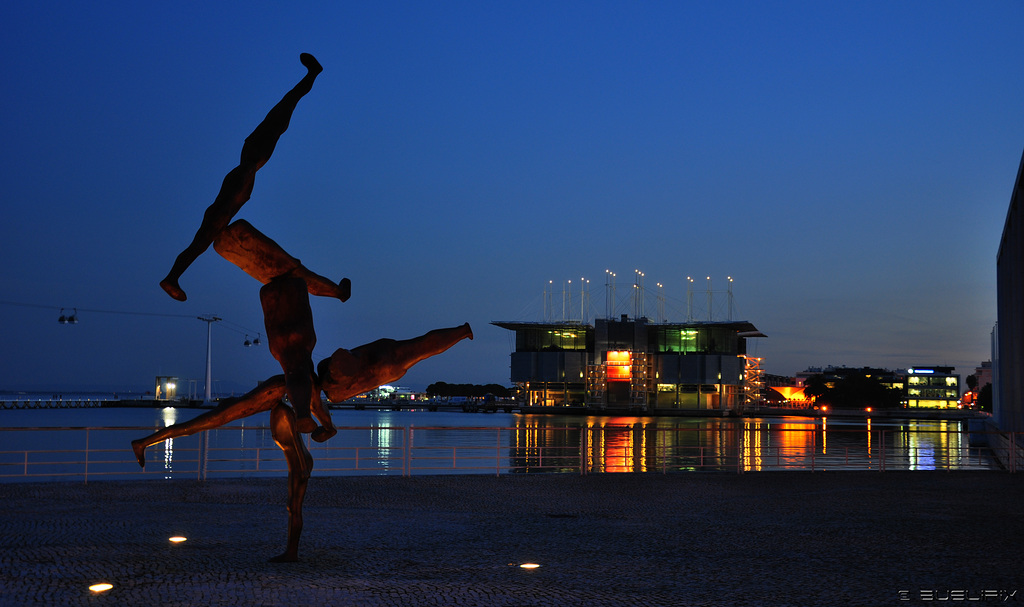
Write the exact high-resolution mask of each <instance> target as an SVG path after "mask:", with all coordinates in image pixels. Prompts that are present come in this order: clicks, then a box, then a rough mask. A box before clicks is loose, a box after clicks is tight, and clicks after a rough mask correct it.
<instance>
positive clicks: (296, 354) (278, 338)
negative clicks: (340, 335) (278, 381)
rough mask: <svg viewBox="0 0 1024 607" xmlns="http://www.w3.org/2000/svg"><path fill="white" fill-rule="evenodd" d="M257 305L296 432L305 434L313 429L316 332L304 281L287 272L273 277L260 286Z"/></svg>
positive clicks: (314, 427) (314, 425) (314, 424)
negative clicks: (312, 399)
mask: <svg viewBox="0 0 1024 607" xmlns="http://www.w3.org/2000/svg"><path fill="white" fill-rule="evenodd" d="M260 304H262V306H263V324H264V326H265V327H266V329H267V342H268V343H269V345H270V353H271V354H272V355H273V356H274V358H275V359H277V362H279V363H281V369H282V370H283V371H284V381H285V385H286V386H287V390H288V400H289V401H290V402H291V404H292V407H294V408H295V417H296V420H297V421H296V423H297V424H298V429H299V432H302V433H303V434H309V433H310V432H312V431H313V430H316V422H315V421H313V418H312V417H310V409H309V403H310V399H311V398H312V397H313V385H314V383H315V381H316V378H315V377H314V375H313V373H314V370H313V358H312V356H313V347H314V346H316V332H315V331H314V330H313V311H312V310H311V309H310V308H309V293H308V287H307V286H306V281H304V280H302V279H301V278H298V277H296V276H290V275H285V276H281V277H278V278H274V279H273V280H271V281H270V282H268V283H267V284H265V285H263V287H262V288H261V289H260Z"/></svg>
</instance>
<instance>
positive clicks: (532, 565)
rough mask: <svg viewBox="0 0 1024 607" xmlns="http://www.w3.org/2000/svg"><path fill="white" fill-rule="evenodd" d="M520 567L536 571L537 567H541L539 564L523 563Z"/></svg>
mask: <svg viewBox="0 0 1024 607" xmlns="http://www.w3.org/2000/svg"><path fill="white" fill-rule="evenodd" d="M519 567H520V568H522V569H536V568H537V567H540V565H538V564H537V563H523V564H522V565H520V566H519Z"/></svg>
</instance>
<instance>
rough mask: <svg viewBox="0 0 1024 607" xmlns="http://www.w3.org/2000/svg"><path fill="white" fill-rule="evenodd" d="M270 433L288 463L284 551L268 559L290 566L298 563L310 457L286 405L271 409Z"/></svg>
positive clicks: (311, 459)
mask: <svg viewBox="0 0 1024 607" xmlns="http://www.w3.org/2000/svg"><path fill="white" fill-rule="evenodd" d="M270 432H271V434H272V435H273V437H274V442H276V443H277V446H278V447H280V448H281V451H283V452H284V459H285V461H286V462H287V463H288V544H287V547H286V548H285V551H284V552H282V553H281V554H279V555H277V556H275V557H273V558H271V559H270V562H272V563H293V562H295V561H297V560H299V536H301V535H302V502H303V500H304V499H305V498H306V485H307V484H308V482H309V476H310V474H311V473H312V471H313V458H312V456H310V454H309V451H308V450H307V449H306V445H305V443H303V442H302V437H301V436H299V432H298V428H297V427H296V423H295V414H294V413H293V412H292V410H291V408H290V407H288V406H287V405H284V404H278V405H276V406H275V407H274V408H273V409H271V411H270Z"/></svg>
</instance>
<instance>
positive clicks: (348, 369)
mask: <svg viewBox="0 0 1024 607" xmlns="http://www.w3.org/2000/svg"><path fill="white" fill-rule="evenodd" d="M463 339H473V330H472V329H471V328H470V326H469V324H468V323H467V324H464V325H460V326H458V327H451V328H448V329H434V330H433V331H429V332H427V333H426V334H424V335H421V336H420V337H414V338H412V339H405V340H394V339H378V340H377V341H374V342H371V343H368V344H366V345H362V346H359V347H358V348H353V349H352V350H346V349H344V348H339V349H338V350H336V351H335V352H334V354H332V355H331V357H330V358H325V359H323V360H322V361H320V363H319V364H318V365H317V375H318V376H319V378H320V386H321V387H322V388H323V391H324V392H325V393H326V394H327V397H328V398H329V399H331V401H332V402H336V403H338V402H342V401H344V400H347V399H349V398H352V397H353V396H356V395H358V394H362V393H363V392H366V391H368V390H372V389H374V388H376V387H377V386H381V385H383V384H386V383H388V382H393V381H396V380H398V379H399V378H401V377H402V376H403V375H405V372H406V371H408V370H409V369H410V368H411V367H412V366H413V365H415V364H416V363H418V362H420V361H421V360H423V359H426V358H430V357H431V356H434V355H436V354H440V353H441V352H444V351H445V350H447V349H448V348H451V347H452V346H454V345H455V344H457V343H458V342H460V341H462V340H463Z"/></svg>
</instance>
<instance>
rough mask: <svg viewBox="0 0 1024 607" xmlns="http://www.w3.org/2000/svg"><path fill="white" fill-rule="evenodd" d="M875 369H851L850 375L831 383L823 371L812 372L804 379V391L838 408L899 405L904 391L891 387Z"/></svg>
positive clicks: (894, 407)
mask: <svg viewBox="0 0 1024 607" xmlns="http://www.w3.org/2000/svg"><path fill="white" fill-rule="evenodd" d="M871 371H872V370H871V369H864V370H856V369H849V370H847V375H846V376H845V377H843V378H840V379H837V380H836V381H835V382H833V387H831V388H830V387H829V386H828V383H827V382H826V379H825V376H823V375H812V376H810V377H808V378H807V381H806V382H805V383H804V394H806V395H807V396H811V397H814V398H815V401H814V402H816V403H820V404H826V405H830V406H832V407H835V408H837V409H855V408H861V407H865V406H867V407H873V408H875V409H896V408H899V407H900V406H901V405H902V401H903V392H902V391H901V390H898V389H896V388H887V387H886V386H885V385H884V384H882V382H881V381H879V379H878V378H877V377H874V374H873V373H872V372H871Z"/></svg>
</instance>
